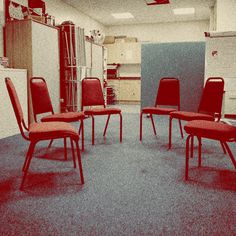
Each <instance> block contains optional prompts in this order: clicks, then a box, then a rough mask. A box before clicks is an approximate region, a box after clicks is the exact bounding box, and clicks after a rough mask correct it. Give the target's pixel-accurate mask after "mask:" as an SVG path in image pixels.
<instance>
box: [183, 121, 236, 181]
mask: <svg viewBox="0 0 236 236" xmlns="http://www.w3.org/2000/svg"><path fill="white" fill-rule="evenodd" d="M184 130H185V131H186V133H187V134H188V137H187V140H186V164H185V179H186V180H187V179H188V173H189V149H190V148H189V141H190V140H191V139H192V138H193V137H197V139H198V167H201V165H202V160H201V148H202V141H201V140H202V138H207V139H212V140H218V141H220V142H221V144H222V145H223V147H224V148H225V150H226V151H227V153H228V154H229V157H230V159H231V161H232V163H233V165H234V167H235V169H236V161H235V159H234V156H233V154H232V152H231V150H230V148H229V146H228V144H227V142H235V141H236V127H235V126H232V125H229V124H223V123H221V122H215V121H205V120H194V121H189V122H188V123H187V124H186V125H185V126H184Z"/></svg>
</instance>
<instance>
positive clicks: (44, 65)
mask: <svg viewBox="0 0 236 236" xmlns="http://www.w3.org/2000/svg"><path fill="white" fill-rule="evenodd" d="M32 54H33V55H32V72H33V76H39V77H44V78H45V80H46V82H47V85H48V90H49V94H50V97H51V100H52V105H53V109H54V111H55V112H59V111H60V72H59V30H58V29H56V28H53V27H50V26H47V25H43V24H40V23H37V22H32Z"/></svg>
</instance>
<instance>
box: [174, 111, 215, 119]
mask: <svg viewBox="0 0 236 236" xmlns="http://www.w3.org/2000/svg"><path fill="white" fill-rule="evenodd" d="M171 117H172V118H175V119H180V120H186V121H191V120H210V121H214V117H213V116H211V115H207V114H203V113H197V112H189V111H174V112H171Z"/></svg>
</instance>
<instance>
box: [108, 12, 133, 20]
mask: <svg viewBox="0 0 236 236" xmlns="http://www.w3.org/2000/svg"><path fill="white" fill-rule="evenodd" d="M111 15H112V16H113V17H114V18H116V19H129V18H134V16H133V15H132V14H131V13H130V12H123V13H112V14H111Z"/></svg>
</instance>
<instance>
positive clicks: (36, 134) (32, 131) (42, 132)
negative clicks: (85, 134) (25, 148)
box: [29, 122, 79, 140]
mask: <svg viewBox="0 0 236 236" xmlns="http://www.w3.org/2000/svg"><path fill="white" fill-rule="evenodd" d="M63 137H71V138H73V139H78V138H79V136H78V133H77V131H76V130H75V128H74V127H73V126H72V125H70V124H69V123H66V122H40V123H32V124H30V126H29V138H30V140H48V139H56V138H63Z"/></svg>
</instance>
